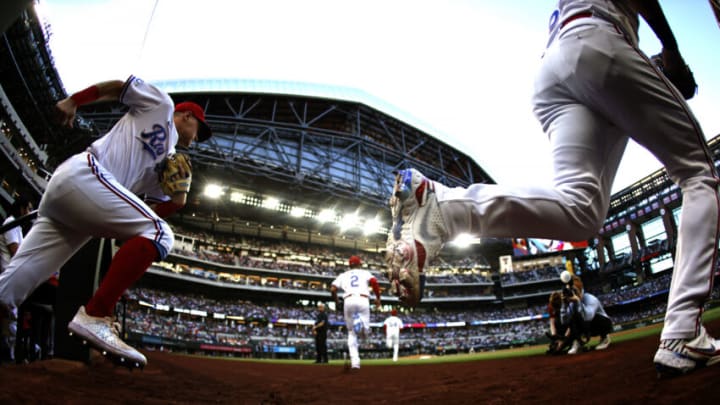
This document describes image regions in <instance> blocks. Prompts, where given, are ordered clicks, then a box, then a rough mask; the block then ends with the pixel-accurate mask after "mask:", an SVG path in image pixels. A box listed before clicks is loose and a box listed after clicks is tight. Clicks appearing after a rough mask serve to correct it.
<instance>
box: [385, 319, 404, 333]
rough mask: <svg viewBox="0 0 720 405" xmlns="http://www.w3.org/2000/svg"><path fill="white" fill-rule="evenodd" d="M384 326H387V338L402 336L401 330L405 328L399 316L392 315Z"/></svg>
mask: <svg viewBox="0 0 720 405" xmlns="http://www.w3.org/2000/svg"><path fill="white" fill-rule="evenodd" d="M383 325H384V326H385V334H386V335H387V336H398V335H400V329H402V328H403V321H402V319H400V318H398V317H397V316H392V315H391V316H389V317H388V318H387V319H385V322H383Z"/></svg>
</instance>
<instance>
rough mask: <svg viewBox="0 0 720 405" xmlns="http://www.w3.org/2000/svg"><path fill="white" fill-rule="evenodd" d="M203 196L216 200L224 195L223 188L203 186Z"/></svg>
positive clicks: (209, 185)
mask: <svg viewBox="0 0 720 405" xmlns="http://www.w3.org/2000/svg"><path fill="white" fill-rule="evenodd" d="M203 194H204V195H205V196H206V197H209V198H212V199H218V198H220V196H222V195H223V194H224V191H223V188H222V187H221V186H219V185H217V184H208V185H206V186H205V191H203Z"/></svg>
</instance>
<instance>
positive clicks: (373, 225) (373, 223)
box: [363, 218, 382, 235]
mask: <svg viewBox="0 0 720 405" xmlns="http://www.w3.org/2000/svg"><path fill="white" fill-rule="evenodd" d="M381 225H382V224H381V223H380V220H379V219H377V218H371V219H368V220H367V221H365V225H363V234H365V235H372V234H374V233H379V232H380V227H381Z"/></svg>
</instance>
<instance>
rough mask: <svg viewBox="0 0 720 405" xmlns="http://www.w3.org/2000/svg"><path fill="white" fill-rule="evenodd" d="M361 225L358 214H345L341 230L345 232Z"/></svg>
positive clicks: (341, 221)
mask: <svg viewBox="0 0 720 405" xmlns="http://www.w3.org/2000/svg"><path fill="white" fill-rule="evenodd" d="M359 225H360V217H358V214H357V212H353V213H351V214H345V215H344V216H343V217H342V219H341V220H340V230H342V231H345V230H348V229H352V228H357V227H358V226H359Z"/></svg>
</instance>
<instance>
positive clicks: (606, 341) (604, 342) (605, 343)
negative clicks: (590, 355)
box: [595, 335, 610, 350]
mask: <svg viewBox="0 0 720 405" xmlns="http://www.w3.org/2000/svg"><path fill="white" fill-rule="evenodd" d="M608 346H610V335H607V336H605V339H603V340H601V341H600V343H598V344H597V346H595V350H605V349H607V348H608Z"/></svg>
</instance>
